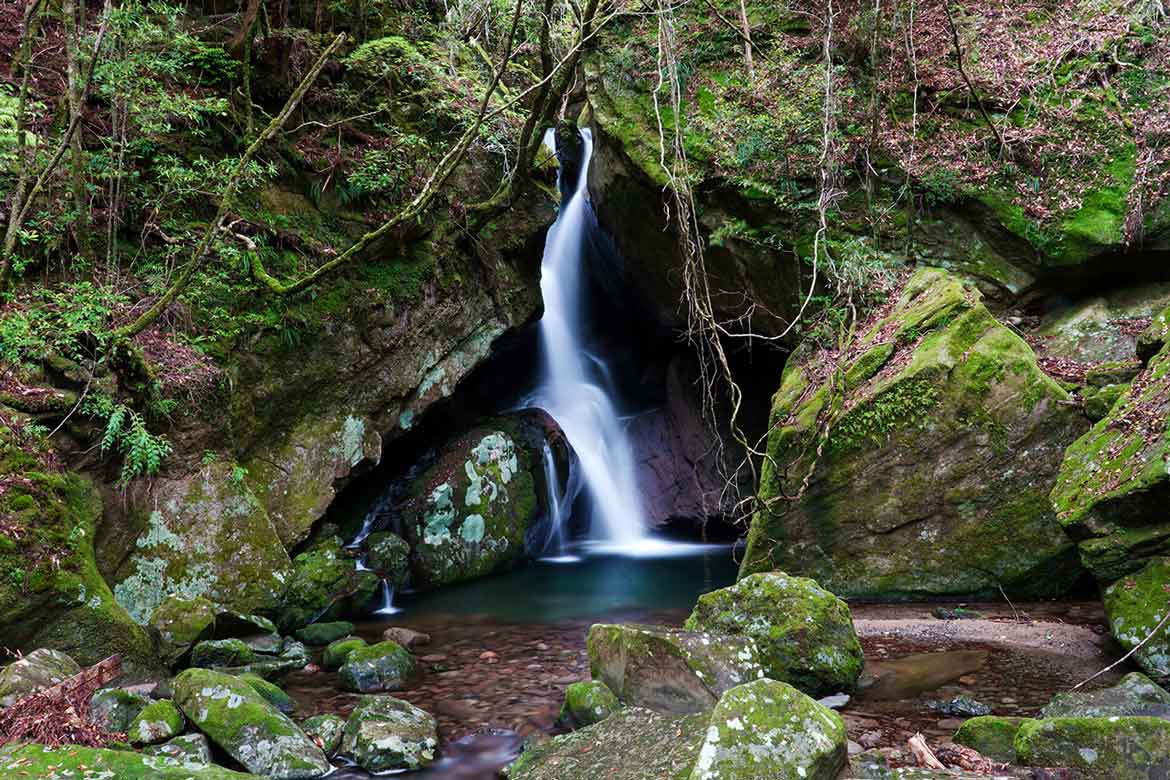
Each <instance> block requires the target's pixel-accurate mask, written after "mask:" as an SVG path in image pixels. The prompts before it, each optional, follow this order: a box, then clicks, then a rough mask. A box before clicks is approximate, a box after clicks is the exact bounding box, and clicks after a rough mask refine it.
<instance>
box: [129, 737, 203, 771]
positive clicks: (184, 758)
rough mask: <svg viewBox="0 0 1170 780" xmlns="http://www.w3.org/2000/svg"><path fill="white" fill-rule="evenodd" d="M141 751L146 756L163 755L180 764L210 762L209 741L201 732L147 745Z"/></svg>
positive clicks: (195, 764)
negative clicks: (158, 743)
mask: <svg viewBox="0 0 1170 780" xmlns="http://www.w3.org/2000/svg"><path fill="white" fill-rule="evenodd" d="M142 752H143V753H144V754H145V755H148V756H163V757H165V758H171V759H174V760H175V761H177V762H179V764H180V765H182V766H191V767H196V766H207V765H208V764H210V763H211V743H210V742H208V741H207V737H205V736H203V735H202V734H184V735H182V736H181V737H175V738H174V739H172V740H168V741H167V742H164V743H162V744H161V745H147V746H146V747H144V748H143V749H142Z"/></svg>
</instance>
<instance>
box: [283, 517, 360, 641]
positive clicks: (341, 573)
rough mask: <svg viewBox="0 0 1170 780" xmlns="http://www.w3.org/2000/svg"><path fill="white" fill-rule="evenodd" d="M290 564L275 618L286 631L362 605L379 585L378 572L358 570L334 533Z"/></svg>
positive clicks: (358, 608)
mask: <svg viewBox="0 0 1170 780" xmlns="http://www.w3.org/2000/svg"><path fill="white" fill-rule="evenodd" d="M292 564H293V571H292V575H291V576H290V577H289V578H288V582H287V585H286V588H285V591H284V599H283V606H282V610H281V613H280V619H279V621H278V622H279V623H280V627H281V629H283V630H285V631H292V630H295V629H298V628H301V627H302V626H306V625H308V624H310V623H312V622H313V621H316V620H320V619H324V620H329V619H331V618H333V617H341V615H342V613H345V612H348V611H351V610H352V611H355V612H356V611H360V610H362V609H365V608H366V607H368V605H369V604H370V603H371V602H372V601H373V599H374V597H375V595H376V593H377V592H378V589H379V588H380V586H381V580H380V578H379V577H378V575H377V574H375V573H374V572H372V571H359V570H358V568H357V562H356V561H355V560H354V559H353V558H352V557H350V556H349V555H347V554H346V551H345V548H344V547H343V545H342V542H341V539H340V538H339V537H336V536H331V537H327V538H325V539H322V540H321V541H319V542H317V543H316V544H314V545H313V546H312V547H310V548H309V549H308V550H306V551H305V552H302V553H300V554H299V555H297V557H296V558H294V559H293V562H292Z"/></svg>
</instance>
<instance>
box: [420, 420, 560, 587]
mask: <svg viewBox="0 0 1170 780" xmlns="http://www.w3.org/2000/svg"><path fill="white" fill-rule="evenodd" d="M500 427H501V428H505V427H510V426H507V425H503V424H502V425H501V426H500ZM539 466H540V461H539V460H538V456H537V455H536V454H535V453H533V452H532V451H530V450H529V449H528V448H526V447H523V446H520V445H519V444H518V442H517V440H516V438H515V437H514V435H512V434H510V433H509V432H507V431H505V430H499V429H497V430H493V429H492V428H490V427H479V428H475V429H473V430H471V431H468V432H467V433H464V434H463V435H461V436H458V437H457V438H455V439H454V440H453V441H451V442H449V443H448V444H447V445H445V446H444V447H443V449H442V450H441V452H440V454H439V457H438V459H437V460H436V461H435V462H434V464H433V465H431V467H430V468H428V469H427V470H426V471H425V472H423V473H422V474H421V475H420V476H419V477H417V478H416V479H414V480H413V481H412V482H411V483H410V486H409V488H408V492H409V498H408V499H407V500H406V501H405V502H404V504H403V507H402V516H403V518H404V520H405V531H406V535H407V538H408V540H409V541H410V544H411V548H412V550H413V554H412V558H411V568H412V571H413V575H414V576H413V581H414V584H415V586H416V587H421V588H430V587H435V586H438V585H447V584H450V583H453V582H460V581H462V580H468V579H473V578H475V577H480V576H483V575H485V574H489V573H491V572H493V571H497V570H499V569H502V568H506V567H508V566H511V565H513V564H514V563H515V562H516V561H518V560H520V558H521V557H522V556H523V555H524V535H525V533H526V532H527V531H528V529H529V527H530V526H531V525H532V523H533V522H534V521H535V520H536V517H537V515H538V510H537V499H536V488H535V481H534V477H533V473H534V470H536V469H538V468H539Z"/></svg>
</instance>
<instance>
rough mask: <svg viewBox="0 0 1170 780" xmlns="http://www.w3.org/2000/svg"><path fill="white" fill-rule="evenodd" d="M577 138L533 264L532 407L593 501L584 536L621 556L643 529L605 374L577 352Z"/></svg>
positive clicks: (582, 201)
mask: <svg viewBox="0 0 1170 780" xmlns="http://www.w3.org/2000/svg"><path fill="white" fill-rule="evenodd" d="M581 138H582V144H583V147H582V154H581V167H580V170H579V171H578V173H577V182H576V185H575V186H574V187H573V191H572V194H571V195H570V196H569V197H568V199H567V201H565V202H564V203H562V205H561V211H560V214H559V215H558V216H557V219H556V222H554V223H553V225H552V227H550V228H549V231H548V236H547V238H546V239H545V245H544V257H543V259H542V260H541V263H540V292H541V295H542V296H543V297H544V316H543V317H542V318H541V320H540V343H541V348H542V351H543V357H544V374H543V377H542V381H541V385H540V387H539V389H538V390H537V394H536V395H537V398H538V399H539V400H538V405H539V406H541V407H542V408H543V409H544V410H545V411H546V412H548V413H549V414H550V415H551V416H552V418H553V419H554V420H556V422H557V424H558V425H559V426H560V428H561V430H562V431H563V432H564V434H565V438H566V439H567V440H568V442H569V446H571V447H572V448H573V452H574V453H575V454H576V456H577V462H578V466H579V468H580V472H581V479H582V482H583V486H584V487H585V489H587V490H588V491H589V494H590V496H591V497H592V499H593V512H594V514H593V522H592V523H591V524H590V536H591V537H592V539H593V541H594V542H597V543H600V546H602V547H605V548H610V549H612V551H614V552H628V551H634V550H636V549H637V548H638V547H639V546H640V543H641V542H643V541H644V539H645V536H646V531H645V524H644V522H643V513H642V500H641V496H640V494H639V492H638V485H637V479H636V477H635V470H634V458H633V452H632V448H631V446H630V442H629V438H628V437H627V435H626V431H625V428H624V427H623V425H622V422H621V419H620V418H619V417H618V414H617V411H616V408H615V404H614V400H613V398H612V396H611V393H612V389H611V388H609V387H608V384H609V383H608V382H607V381H606V377H607V374H608V369H607V367H606V366H605V363H604V361H603V360H602V359H601V358H600V357H599V356H597V355H591V354H590V353H589V352H587V351H586V348H585V346H586V345H585V340H584V336H585V313H586V307H585V300H584V296H583V294H582V291H583V289H584V286H585V285H584V279H583V276H584V275H583V273H582V271H583V269H582V267H581V265H582V259H583V257H584V247H585V239H586V228H587V225H588V222H587V216H588V209H589V203H588V191H587V187H586V181H587V179H588V170H589V159H590V156H591V155H592V152H593V138H592V136H591V134H590V132H589V130H582V131H581Z"/></svg>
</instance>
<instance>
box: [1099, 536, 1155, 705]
mask: <svg viewBox="0 0 1170 780" xmlns="http://www.w3.org/2000/svg"><path fill="white" fill-rule="evenodd" d="M1102 601H1103V602H1104V604H1105V616H1106V617H1107V618H1108V619H1109V630H1110V631H1111V632H1112V633H1113V637H1114V639H1116V640H1117V642H1118V644H1120V645H1121V646H1122V647H1123V648H1125V649H1126V650H1132V651H1133V659H1134V660H1135V661H1136V662H1137V664H1138V666H1140V667H1141V668H1142V670H1143V671H1145V673H1146V674H1148V675H1149V676H1150V677H1152V678H1154V680H1155V681H1157V682H1158V683H1161V684H1162V685H1170V621H1167V620H1166V615H1167V612H1168V611H1170V558H1155V559H1153V560H1151V561H1149V562H1148V563H1147V564H1146V566H1145V568H1143V569H1142V570H1141V571H1139V572H1137V573H1135V574H1131V575H1129V576H1126V577H1123V578H1121V579H1120V580H1118V581H1117V582H1115V583H1113V584H1112V585H1110V586H1109V587H1108V588H1106V589H1105V592H1104V593H1103V594H1102ZM1163 621H1165V622H1163ZM1159 626H1161V628H1159ZM1139 645H1140V646H1139Z"/></svg>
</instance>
